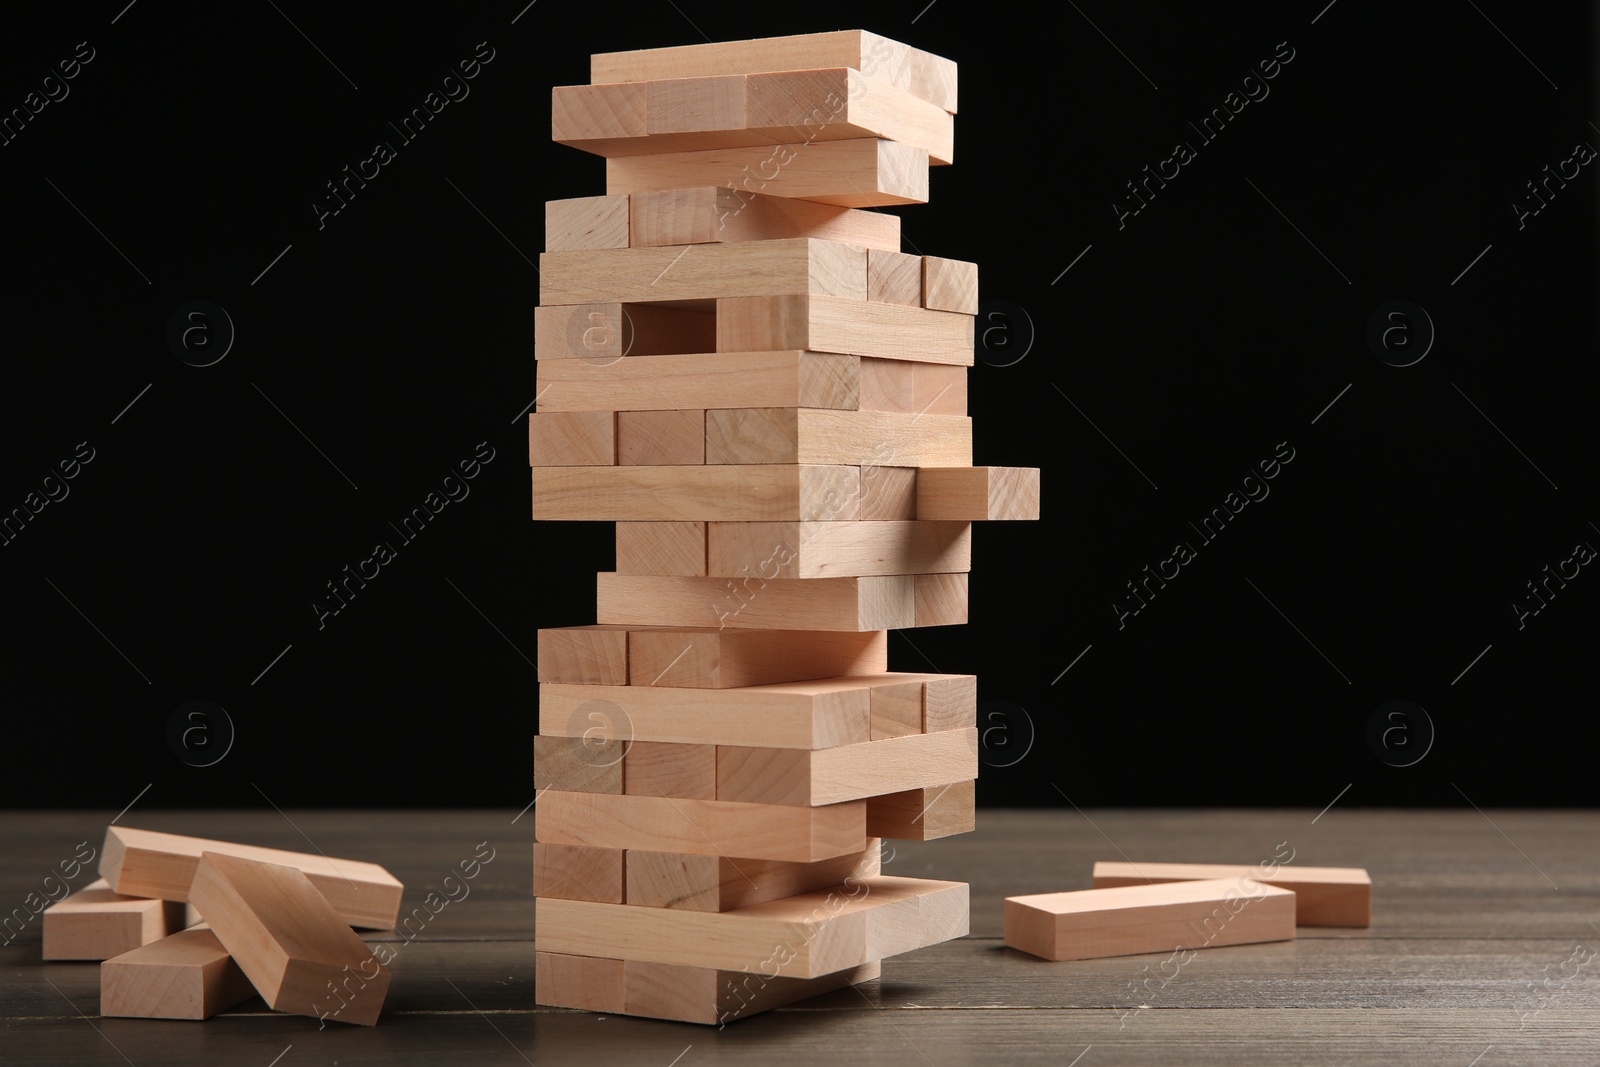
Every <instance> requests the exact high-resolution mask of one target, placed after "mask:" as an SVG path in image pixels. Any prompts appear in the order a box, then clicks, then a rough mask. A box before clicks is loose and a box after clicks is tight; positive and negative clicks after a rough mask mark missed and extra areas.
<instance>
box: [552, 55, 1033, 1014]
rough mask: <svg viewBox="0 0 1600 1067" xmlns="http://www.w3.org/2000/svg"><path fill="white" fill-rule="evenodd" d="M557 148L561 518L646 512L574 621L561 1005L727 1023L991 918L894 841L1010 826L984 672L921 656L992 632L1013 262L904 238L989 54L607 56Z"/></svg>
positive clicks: (1027, 508)
mask: <svg viewBox="0 0 1600 1067" xmlns="http://www.w3.org/2000/svg"><path fill="white" fill-rule="evenodd" d="M591 78H592V84H590V85H575V86H564V87H559V88H557V89H555V90H554V94H553V107H552V127H553V136H554V139H555V140H557V141H559V142H561V143H563V144H568V145H572V146H574V147H576V148H581V149H583V150H585V151H588V152H594V153H597V154H599V155H602V156H605V157H606V195H605V196H595V197H585V198H582V199H577V200H563V201H555V202H552V203H550V204H548V205H547V206H546V215H545V239H546V247H547V251H546V252H545V254H544V255H542V256H541V257H540V263H539V271H540V289H539V299H540V305H541V306H540V307H539V308H538V310H537V312H536V339H535V343H536V353H535V354H536V356H537V358H538V363H537V366H538V397H539V399H538V410H537V411H536V412H535V413H534V414H532V415H531V416H530V422H529V428H528V429H529V457H530V461H531V464H532V467H533V517H534V518H535V519H574V520H615V521H616V523H617V532H616V538H617V563H616V570H615V571H614V572H607V573H602V574H600V575H599V576H598V596H597V601H598V604H597V611H596V617H597V619H598V625H594V626H578V627H572V628H567V629H559V630H542V631H540V633H539V671H540V682H541V684H540V686H539V737H538V738H537V739H536V742H535V760H534V767H535V769H534V777H535V784H536V786H537V787H538V789H539V790H540V795H539V800H538V805H537V809H536V811H537V815H536V825H537V830H536V835H537V838H538V844H536V845H535V846H534V891H535V893H536V894H537V895H538V896H539V897H540V900H539V903H538V919H537V926H536V933H535V936H536V938H537V942H538V944H537V948H538V959H537V983H538V985H537V996H538V1000H539V1002H540V1003H542V1004H548V1005H554V1006H563V1007H576V1008H585V1009H589V1010H593V1011H603V1012H613V1013H624V1014H630V1015H645V1016H653V1017H656V1018H666V1019H680V1020H684V1021H690V1022H701V1023H722V1022H726V1021H729V1020H732V1019H738V1018H742V1017H744V1016H746V1015H750V1014H753V1013H755V1012H759V1011H763V1010H765V1009H767V1008H771V1007H775V1006H777V1005H780V1004H785V1003H788V1002H790V1001H794V1000H798V999H801V998H803V997H808V996H811V995H813V994H816V993H821V992H824V991H827V990H831V989H837V988H840V987H842V986H844V985H847V984H855V983H859V982H863V981H867V980H870V979H873V978H876V977H878V975H879V973H880V964H879V961H880V960H881V959H882V958H883V957H885V956H891V955H894V954H896V953H900V952H906V951H909V950H911V949H915V948H921V947H923V946H926V945H931V944H935V943H937V942H940V941H944V940H947V939H949V938H953V937H959V936H961V935H963V934H965V933H966V932H967V917H968V899H967V886H966V885H965V884H964V883H960V882H945V881H934V880H930V879H919V878H903V877H895V876H892V875H886V874H883V873H882V853H881V851H880V843H881V840H882V839H883V838H902V839H913V840H927V839H930V838H936V837H943V836H946V835H949V834H955V833H961V832H963V831H966V830H970V829H972V826H973V779H974V778H975V777H976V776H977V773H978V758H977V756H978V731H977V723H976V699H977V695H976V688H977V687H976V679H975V678H973V677H972V676H971V675H936V674H905V673H891V672H890V671H889V670H888V666H889V664H888V631H889V630H891V629H899V628H901V627H908V626H943V625H949V624H954V623H965V622H966V621H967V571H968V569H969V567H970V562H971V541H972V525H971V524H972V523H973V522H974V521H976V520H979V519H1024V518H1037V517H1038V473H1039V472H1038V471H1037V470H1031V469H1028V470H1025V469H1019V468H998V467H973V466H972V429H971V421H970V420H969V419H968V418H967V417H966V398H967V370H966V368H967V367H968V366H970V365H971V364H972V362H973V351H974V350H973V319H974V315H975V314H976V312H977V267H976V266H975V265H974V264H971V263H961V262H957V261H954V260H947V259H938V258H935V257H932V256H920V255H908V254H905V253H902V252H901V251H900V220H899V218H897V217H896V216H894V215H888V214H884V213H881V212H877V211H873V210H863V209H871V208H875V207H879V206H883V205H889V204H911V203H923V202H926V200H927V189H928V166H929V164H930V163H949V162H950V160H951V156H952V152H951V147H952V129H953V122H954V120H953V113H954V112H955V109H956V69H955V64H954V63H952V62H950V61H949V60H946V59H941V58H939V57H938V56H934V55H930V54H928V53H926V52H921V51H918V50H917V49H914V48H909V47H907V46H906V45H902V44H898V43H896V42H894V41H890V40H886V39H884V38H881V37H878V36H876V35H874V34H870V33H865V32H862V31H845V32H838V33H822V34H809V35H805V36H798V37H783V38H775V39H770V40H758V41H736V42H728V43H722V44H704V45H693V46H689V47H683V48H659V49H650V50H647V51H641V52H623V53H612V54H606V55H596V56H594V57H593V59H592V66H591Z"/></svg>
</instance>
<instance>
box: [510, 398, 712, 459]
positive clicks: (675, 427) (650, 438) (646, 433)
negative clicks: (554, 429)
mask: <svg viewBox="0 0 1600 1067" xmlns="http://www.w3.org/2000/svg"><path fill="white" fill-rule="evenodd" d="M616 418H617V462H618V463H625V464H628V465H630V466H636V467H668V466H675V465H678V464H684V463H705V462H707V457H706V413H705V412H704V411H699V410H695V411H684V410H672V411H619V412H617V416H616ZM710 462H713V463H726V462H729V461H728V460H723V459H717V458H715V457H713V458H712V459H711V460H710ZM537 465H538V464H535V466H537ZM547 466H555V464H547Z"/></svg>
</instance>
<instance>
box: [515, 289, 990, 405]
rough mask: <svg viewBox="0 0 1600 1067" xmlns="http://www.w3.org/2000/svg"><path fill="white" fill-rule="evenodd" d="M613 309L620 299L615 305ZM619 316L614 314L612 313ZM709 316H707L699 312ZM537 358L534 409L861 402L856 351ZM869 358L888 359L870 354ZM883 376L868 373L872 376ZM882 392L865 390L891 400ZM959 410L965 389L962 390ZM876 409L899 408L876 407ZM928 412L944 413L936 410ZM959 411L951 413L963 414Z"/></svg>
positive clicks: (709, 350)
mask: <svg viewBox="0 0 1600 1067" xmlns="http://www.w3.org/2000/svg"><path fill="white" fill-rule="evenodd" d="M617 306H618V307H620V306H621V305H617ZM619 315H620V312H619ZM705 317H706V318H710V316H705ZM715 347H716V339H715V337H713V338H712V340H711V341H710V342H709V343H707V344H705V345H704V351H702V352H695V353H685V354H679V355H661V356H645V355H637V354H633V355H629V356H628V358H627V359H623V358H621V353H620V352H618V353H617V354H616V355H615V356H613V357H611V358H604V357H598V356H597V357H596V358H593V359H546V360H540V361H539V364H538V367H537V371H536V377H537V382H538V387H539V410H541V411H564V410H566V411H578V410H586V411H624V412H626V411H649V410H653V409H656V408H686V409H700V410H704V409H705V408H738V407H804V408H845V409H854V408H856V407H858V406H859V405H860V404H861V403H862V398H861V365H862V363H863V362H864V361H863V360H861V359H859V358H858V357H856V356H842V355H838V354H836V353H832V352H713V351H712V349H714V348H715ZM870 362H873V363H883V362H887V361H885V360H871V361H870ZM881 377H883V375H882V374H881V373H879V372H876V371H875V372H874V382H875V383H876V382H877V380H878V378H881ZM881 393H885V390H883V389H879V392H876V393H873V394H872V400H873V401H874V402H878V403H888V402H891V401H890V400H889V398H888V397H887V395H885V396H883V397H882V398H881V399H880V394H881ZM961 402H962V405H963V408H964V407H965V403H966V390H965V388H964V387H963V388H962V390H961ZM875 410H888V411H894V410H902V409H900V408H881V407H880V408H875ZM934 413H935V414H947V413H948V412H942V411H935V412H934ZM964 413H965V411H964V410H963V411H960V412H954V414H964Z"/></svg>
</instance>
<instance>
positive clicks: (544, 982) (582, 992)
mask: <svg viewBox="0 0 1600 1067" xmlns="http://www.w3.org/2000/svg"><path fill="white" fill-rule="evenodd" d="M622 968H623V963H622V961H621V960H620V959H615V960H613V959H602V958H600V957H597V956H573V955H568V954H566V953H563V952H544V951H539V952H535V953H534V954H533V982H534V990H533V992H534V995H535V996H536V997H538V998H539V1000H538V1002H539V1003H540V1004H544V1005H547V1006H549V1007H552V1008H577V1009H579V1010H581V1011H598V1012H604V1013H605V1014H607V1015H619V1014H621V1013H622V1012H623V1010H624V1004H623V979H622Z"/></svg>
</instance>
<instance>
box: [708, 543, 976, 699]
mask: <svg viewBox="0 0 1600 1067" xmlns="http://www.w3.org/2000/svg"><path fill="white" fill-rule="evenodd" d="M705 568H706V573H707V574H709V575H714V576H719V577H726V578H739V577H748V576H750V575H757V576H759V577H762V578H841V577H864V576H868V575H887V574H941V573H952V572H961V571H967V570H970V569H971V568H972V525H971V524H970V523H963V522H920V521H899V522H894V521H891V522H713V523H708V524H707V527H706V559H705ZM840 673H843V672H840Z"/></svg>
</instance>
